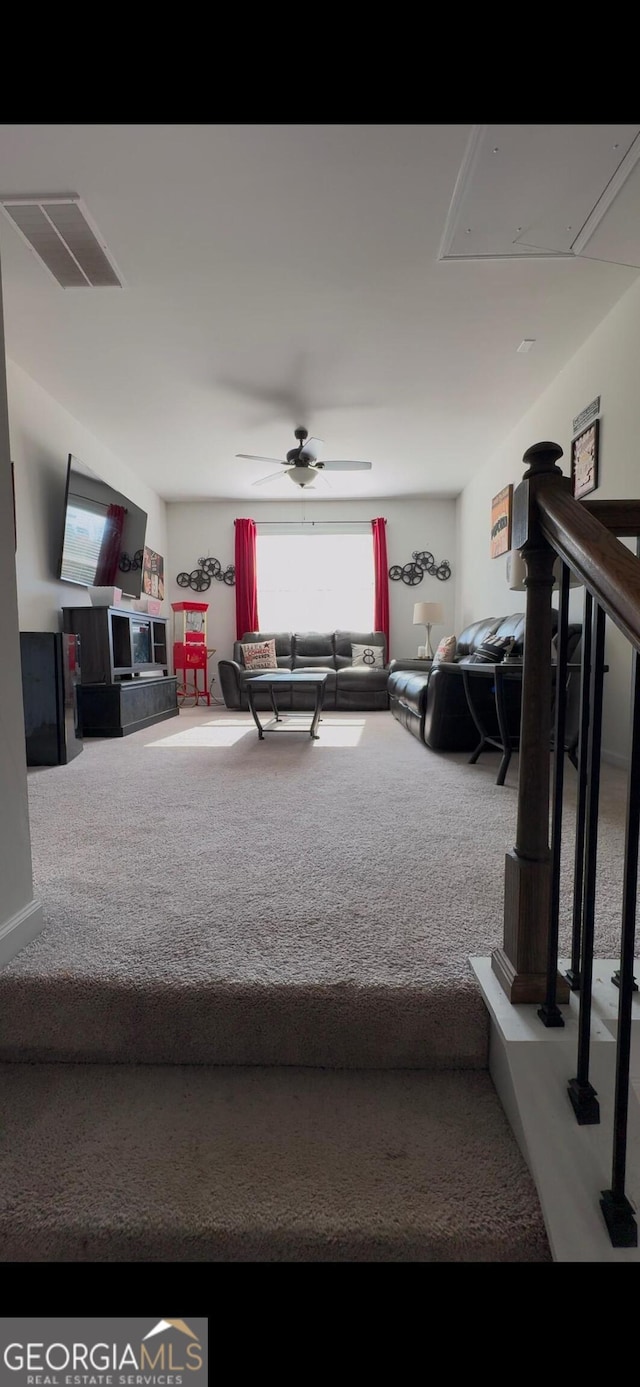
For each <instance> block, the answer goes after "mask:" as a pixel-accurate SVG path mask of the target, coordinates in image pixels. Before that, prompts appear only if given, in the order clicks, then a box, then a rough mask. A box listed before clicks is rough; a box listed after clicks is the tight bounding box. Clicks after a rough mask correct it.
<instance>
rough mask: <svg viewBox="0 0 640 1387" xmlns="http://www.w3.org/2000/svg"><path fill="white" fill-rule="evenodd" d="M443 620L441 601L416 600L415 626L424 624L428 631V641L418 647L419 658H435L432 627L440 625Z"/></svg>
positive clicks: (414, 609)
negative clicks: (432, 644)
mask: <svg viewBox="0 0 640 1387" xmlns="http://www.w3.org/2000/svg"><path fill="white" fill-rule="evenodd" d="M441 621H442V603H441V602H415V603H414V607H413V624H414V626H424V627H425V628H426V632H427V643H426V645H425V646H420V647H419V648H418V658H419V659H420V658H422V659H425V660H432V659H433V650H432V649H431V627H432V626H439V625H440V622H441Z"/></svg>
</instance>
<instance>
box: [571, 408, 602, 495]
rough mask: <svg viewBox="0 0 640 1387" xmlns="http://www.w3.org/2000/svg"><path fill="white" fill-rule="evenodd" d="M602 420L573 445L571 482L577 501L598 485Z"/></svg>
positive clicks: (594, 422)
mask: <svg viewBox="0 0 640 1387" xmlns="http://www.w3.org/2000/svg"><path fill="white" fill-rule="evenodd" d="M599 434H600V420H599V419H594V421H593V423H592V424H589V425H588V426H587V428H586V429H583V430H582V433H579V434H578V435H577V436H576V438H574V439H573V441H572V443H571V482H572V485H573V494H574V496H575V498H576V500H577V501H579V500H580V497H581V496H588V495H589V492H591V491H595V489H596V487H597V485H598V445H599Z"/></svg>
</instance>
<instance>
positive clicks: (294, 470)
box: [287, 467, 316, 487]
mask: <svg viewBox="0 0 640 1387" xmlns="http://www.w3.org/2000/svg"><path fill="white" fill-rule="evenodd" d="M287 476H288V477H290V478H291V481H292V482H293V483H294V485H295V486H302V487H305V486H313V483H314V481H315V477H316V468H315V467H289V468H287Z"/></svg>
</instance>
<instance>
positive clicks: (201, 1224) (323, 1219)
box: [0, 1064, 551, 1262]
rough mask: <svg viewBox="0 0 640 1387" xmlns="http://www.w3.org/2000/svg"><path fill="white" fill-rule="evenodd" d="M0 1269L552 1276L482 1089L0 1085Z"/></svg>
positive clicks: (315, 1075) (171, 1072)
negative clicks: (460, 1265) (524, 1269)
mask: <svg viewBox="0 0 640 1387" xmlns="http://www.w3.org/2000/svg"><path fill="white" fill-rule="evenodd" d="M0 1089H1V1092H2V1111H3V1114H4V1115H5V1116H4V1120H3V1124H2V1131H1V1136H0V1188H1V1189H2V1196H1V1199H0V1259H1V1260H2V1261H5V1262H36V1261H44V1262H49V1261H52V1262H61V1261H87V1262H90V1261H104V1262H110V1261H158V1262H165V1261H168V1262H181V1261H222V1262H227V1261H228V1262H242V1261H267V1262H271V1261H274V1262H278V1261H293V1262H296V1261H301V1262H302V1261H363V1262H364V1261H378V1262H379V1261H394V1262H395V1261H398V1262H401V1261H425V1262H429V1261H433V1262H499V1261H507V1262H510V1261H511V1262H524V1261H527V1262H544V1261H550V1260H551V1254H550V1251H549V1246H548V1242H547V1238H546V1233H545V1228H544V1222H543V1219H542V1214H541V1211H540V1206H539V1203H538V1199H537V1195H536V1191H535V1187H534V1185H533V1182H532V1180H531V1177H530V1175H529V1172H528V1170H527V1167H526V1165H525V1163H524V1160H523V1158H522V1156H521V1154H520V1151H519V1149H518V1147H517V1145H516V1142H515V1139H514V1137H513V1135H512V1133H511V1131H510V1129H509V1127H508V1124H507V1122H506V1119H505V1117H504V1113H503V1111H502V1108H501V1106H500V1103H499V1101H498V1098H497V1096H496V1093H495V1090H494V1088H493V1085H492V1083H491V1079H490V1077H489V1075H488V1074H487V1073H481V1072H476V1073H473V1072H467V1073H462V1072H457V1073H453V1072H441V1073H426V1072H419V1071H415V1070H413V1071H395V1072H394V1071H382V1072H380V1071H378V1072H376V1071H372V1070H368V1071H355V1070H350V1071H342V1072H330V1071H325V1070H314V1069H258V1068H244V1069H242V1068H208V1067H191V1066H160V1067H154V1066H135V1065H132V1066H127V1065H106V1066H102V1065H75V1064H69V1065H56V1064H54V1065H29V1064H7V1065H2V1066H0Z"/></svg>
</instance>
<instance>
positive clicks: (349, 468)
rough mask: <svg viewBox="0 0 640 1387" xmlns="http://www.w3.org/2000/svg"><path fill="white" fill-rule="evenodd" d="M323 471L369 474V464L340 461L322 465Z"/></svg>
mask: <svg viewBox="0 0 640 1387" xmlns="http://www.w3.org/2000/svg"><path fill="white" fill-rule="evenodd" d="M323 469H324V471H325V472H369V471H370V470H371V463H370V462H343V461H342V460H341V459H340V460H338V461H337V462H335V461H334V462H325V463H323Z"/></svg>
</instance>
